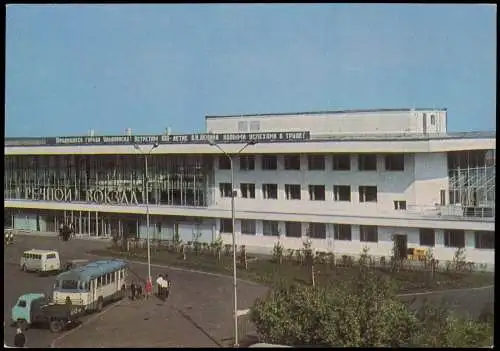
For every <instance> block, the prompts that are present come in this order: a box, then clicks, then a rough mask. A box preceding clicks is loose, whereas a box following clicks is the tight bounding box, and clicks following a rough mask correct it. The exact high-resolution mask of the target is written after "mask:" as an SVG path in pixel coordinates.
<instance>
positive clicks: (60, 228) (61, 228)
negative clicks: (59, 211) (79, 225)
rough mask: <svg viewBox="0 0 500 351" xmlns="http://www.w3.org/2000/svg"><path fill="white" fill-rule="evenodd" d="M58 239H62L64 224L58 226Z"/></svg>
mask: <svg viewBox="0 0 500 351" xmlns="http://www.w3.org/2000/svg"><path fill="white" fill-rule="evenodd" d="M59 237H60V238H61V239H64V224H63V223H61V224H60V225H59Z"/></svg>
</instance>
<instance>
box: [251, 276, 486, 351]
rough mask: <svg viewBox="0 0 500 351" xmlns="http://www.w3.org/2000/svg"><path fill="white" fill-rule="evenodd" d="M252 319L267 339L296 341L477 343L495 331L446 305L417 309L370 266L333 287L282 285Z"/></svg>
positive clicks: (328, 343) (399, 344) (334, 343)
mask: <svg viewBox="0 0 500 351" xmlns="http://www.w3.org/2000/svg"><path fill="white" fill-rule="evenodd" d="M250 318H251V320H252V322H253V323H254V324H255V326H256V328H257V332H258V333H259V334H260V336H261V337H262V338H263V340H264V341H265V342H268V343H273V344H283V345H290V346H297V345H302V346H305V345H324V346H330V347H405V346H425V347H477V346H487V345H491V343H492V335H493V329H492V323H489V324H488V323H484V322H481V321H473V320H469V319H466V318H463V317H459V316H457V315H455V314H453V313H451V312H450V309H449V308H448V307H447V306H444V305H429V304H424V306H423V307H422V308H421V309H420V310H418V311H417V312H413V311H411V310H410V308H409V306H407V305H406V304H404V303H403V302H402V301H400V300H399V299H398V298H397V297H396V295H395V291H394V286H393V285H392V283H391V282H390V281H389V280H388V279H387V278H385V277H383V276H381V275H379V274H376V273H374V272H373V270H370V269H368V268H367V267H360V269H359V272H358V274H357V276H354V277H353V279H352V281H351V282H346V283H343V284H341V285H338V286H336V287H334V288H333V289H331V288H330V289H325V288H322V287H321V286H319V287H316V288H313V287H309V286H303V285H291V286H286V285H280V286H278V287H277V288H276V289H274V290H271V291H269V292H268V294H267V295H266V296H264V297H262V298H260V299H258V300H257V301H256V302H255V304H254V305H253V307H252V308H251V313H250ZM485 319H488V320H492V318H491V316H488V318H485Z"/></svg>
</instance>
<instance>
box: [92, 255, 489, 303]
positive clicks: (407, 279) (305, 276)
mask: <svg viewBox="0 0 500 351" xmlns="http://www.w3.org/2000/svg"><path fill="white" fill-rule="evenodd" d="M151 252H152V256H151V262H152V263H156V264H165V265H167V266H168V265H169V266H172V267H183V268H190V269H195V270H201V271H206V272H212V273H221V274H227V275H231V274H232V272H233V260H232V254H231V255H229V256H226V255H224V254H223V255H222V256H221V261H220V262H218V261H217V258H216V257H214V256H213V254H209V253H203V254H199V255H195V253H194V252H189V253H187V259H186V260H183V257H182V255H181V254H180V253H177V252H170V251H167V250H166V249H158V250H157V251H155V250H154V249H152V251H151ZM90 253H92V254H96V255H99V256H110V257H120V258H124V259H131V260H138V261H141V260H144V261H145V260H146V257H147V254H146V250H145V249H136V250H135V252H134V253H133V254H129V253H126V252H122V251H120V249H118V248H113V247H110V248H108V249H107V250H94V251H91V252H90ZM372 269H374V270H376V271H377V272H378V273H379V274H381V275H385V276H388V277H389V278H391V280H392V281H393V282H394V284H395V287H396V289H397V291H398V292H399V293H404V292H417V291H426V290H434V289H456V288H466V287H481V286H486V285H491V284H493V281H494V275H493V273H489V272H455V271H453V270H451V271H449V272H446V271H438V272H436V274H435V277H434V279H432V280H431V279H430V272H428V271H424V270H422V269H412V270H410V269H407V270H403V269H401V270H400V271H399V272H391V271H390V270H389V268H382V267H380V268H372ZM357 270H358V268H357V267H356V266H351V267H345V266H333V265H330V264H316V265H315V271H316V278H315V281H316V283H317V284H318V285H319V284H320V285H327V286H328V285H335V284H338V283H339V282H342V281H348V280H350V279H352V277H355V276H356V272H357ZM238 278H240V279H245V280H250V281H254V282H256V283H260V284H263V285H269V286H271V285H273V284H276V283H277V282H284V283H303V284H311V269H310V268H309V267H307V266H304V265H301V264H299V263H297V262H284V263H282V264H277V263H275V262H273V261H271V260H270V259H256V260H249V262H248V269H247V270H245V269H244V267H243V266H242V265H240V264H239V263H238Z"/></svg>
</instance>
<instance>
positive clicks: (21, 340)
mask: <svg viewBox="0 0 500 351" xmlns="http://www.w3.org/2000/svg"><path fill="white" fill-rule="evenodd" d="M25 345H26V336H25V335H24V333H23V331H22V330H21V328H17V331H16V336H15V337H14V346H15V347H24V346H25Z"/></svg>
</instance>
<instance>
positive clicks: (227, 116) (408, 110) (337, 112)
mask: <svg viewBox="0 0 500 351" xmlns="http://www.w3.org/2000/svg"><path fill="white" fill-rule="evenodd" d="M429 110H430V111H446V110H447V109H446V108H422V107H419V108H377V109H357V110H333V111H332V110H326V111H309V112H276V113H256V114H246V113H245V114H232V115H207V116H205V119H210V118H230V117H269V116H290V117H292V116H305V115H324V114H341V113H369V112H410V111H429Z"/></svg>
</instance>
